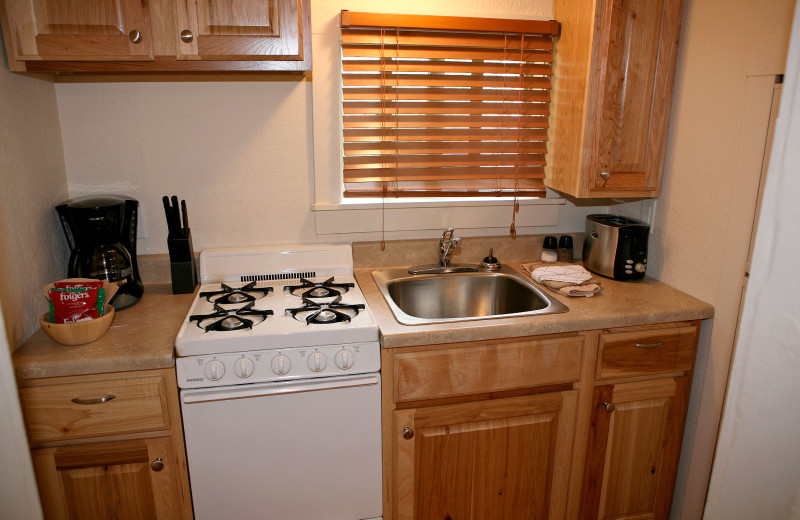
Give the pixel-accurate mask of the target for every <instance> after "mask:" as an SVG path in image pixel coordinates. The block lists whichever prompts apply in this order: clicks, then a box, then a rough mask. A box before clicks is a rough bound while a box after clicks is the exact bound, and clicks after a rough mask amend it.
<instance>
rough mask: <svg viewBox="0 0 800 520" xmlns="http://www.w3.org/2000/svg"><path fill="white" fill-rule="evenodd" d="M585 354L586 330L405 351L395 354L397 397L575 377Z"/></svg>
mask: <svg viewBox="0 0 800 520" xmlns="http://www.w3.org/2000/svg"><path fill="white" fill-rule="evenodd" d="M582 355H583V337H582V336H573V337H567V338H554V339H540V340H526V341H518V342H513V343H500V344H488V345H473V346H464V347H454V348H446V349H438V350H430V351H421V352H405V353H403V352H401V353H399V354H396V355H395V356H394V378H395V379H394V381H395V383H394V400H395V402H403V401H415V400H419V399H434V398H441V397H453V396H459V395H469V394H480V393H487V392H499V391H504V390H513V389H516V388H526V387H532V386H542V385H553V384H559V383H571V382H574V381H577V380H578V379H579V377H580V366H581V357H582Z"/></svg>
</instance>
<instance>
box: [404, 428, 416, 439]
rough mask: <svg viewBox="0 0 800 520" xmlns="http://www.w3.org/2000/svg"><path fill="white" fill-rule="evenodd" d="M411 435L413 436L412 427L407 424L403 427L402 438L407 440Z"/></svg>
mask: <svg viewBox="0 0 800 520" xmlns="http://www.w3.org/2000/svg"><path fill="white" fill-rule="evenodd" d="M413 436H414V430H412V429H411V428H409V427H408V426H406V427H405V428H403V438H404V439H406V440H408V439H410V438H411V437H413Z"/></svg>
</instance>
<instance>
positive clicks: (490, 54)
mask: <svg viewBox="0 0 800 520" xmlns="http://www.w3.org/2000/svg"><path fill="white" fill-rule="evenodd" d="M511 54H512V55H513V56H509V53H508V52H506V51H505V50H504V49H463V48H459V47H400V48H397V47H387V46H386V45H384V46H383V48H381V46H380V45H359V46H355V45H342V56H343V57H345V58H381V57H387V58H419V59H431V58H438V59H461V60H497V61H501V60H513V61H524V62H533V63H541V62H545V63H550V62H552V61H553V54H552V53H551V52H549V51H524V52H522V53H520V52H519V50H517V52H516V54H514V53H513V51H512V52H511Z"/></svg>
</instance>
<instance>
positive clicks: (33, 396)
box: [20, 376, 169, 444]
mask: <svg viewBox="0 0 800 520" xmlns="http://www.w3.org/2000/svg"><path fill="white" fill-rule="evenodd" d="M111 396H113V397H111ZM20 400H21V401H22V410H23V413H24V414H25V420H26V422H27V424H28V431H29V434H30V438H31V441H32V443H33V444H36V443H39V442H44V441H60V440H67V439H78V438H82V437H96V436H101V435H116V434H122V433H133V432H143V431H153V430H165V429H168V428H169V416H168V414H167V404H166V390H165V384H164V378H163V377H162V376H152V377H136V378H126V379H116V380H108V381H86V382H75V383H62V384H54V385H46V386H34V387H27V388H22V389H20ZM103 400H105V402H102V401H103Z"/></svg>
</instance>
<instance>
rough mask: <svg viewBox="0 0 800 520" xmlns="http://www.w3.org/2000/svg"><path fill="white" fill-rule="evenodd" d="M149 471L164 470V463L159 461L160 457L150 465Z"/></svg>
mask: <svg viewBox="0 0 800 520" xmlns="http://www.w3.org/2000/svg"><path fill="white" fill-rule="evenodd" d="M150 469H152V470H153V471H161V470H162V469H164V461H163V460H161V457H158V458H157V459H156V460H154V461H153V462H151V463H150Z"/></svg>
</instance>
